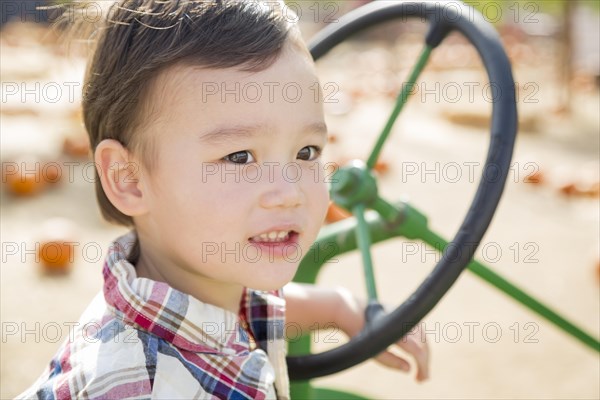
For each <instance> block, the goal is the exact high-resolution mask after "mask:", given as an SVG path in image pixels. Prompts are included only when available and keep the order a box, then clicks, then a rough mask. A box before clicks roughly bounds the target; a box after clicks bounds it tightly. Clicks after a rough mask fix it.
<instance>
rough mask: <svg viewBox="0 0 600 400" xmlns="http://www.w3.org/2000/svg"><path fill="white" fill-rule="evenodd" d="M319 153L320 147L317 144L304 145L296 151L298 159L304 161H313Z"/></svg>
mask: <svg viewBox="0 0 600 400" xmlns="http://www.w3.org/2000/svg"><path fill="white" fill-rule="evenodd" d="M320 155H321V148H320V147H318V146H306V147H303V148H302V149H301V150H300V151H299V152H298V159H300V160H304V161H313V160H315V159H317V158H319V156H320Z"/></svg>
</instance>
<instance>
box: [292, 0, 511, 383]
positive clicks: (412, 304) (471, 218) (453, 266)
mask: <svg viewBox="0 0 600 400" xmlns="http://www.w3.org/2000/svg"><path fill="white" fill-rule="evenodd" d="M406 17H412V18H421V19H422V20H427V21H428V22H429V24H430V29H429V32H428V34H427V36H426V39H425V42H426V44H427V45H429V46H430V47H431V48H435V47H436V46H437V45H438V44H439V43H441V41H442V40H443V39H444V38H445V37H446V35H447V34H448V33H449V32H451V31H453V30H456V31H458V32H460V33H461V34H462V35H463V36H464V37H465V38H466V39H467V40H468V41H469V42H470V43H471V44H472V45H473V46H474V47H475V48H476V50H477V52H478V53H479V56H480V57H481V59H482V61H483V64H484V67H485V69H486V71H487V73H488V78H489V81H490V83H491V87H492V92H493V99H494V102H493V108H492V120H491V127H490V133H491V140H490V144H489V147H488V152H487V156H486V161H485V166H484V169H483V173H482V176H481V179H480V181H479V184H478V188H477V192H476V194H475V196H474V198H473V200H472V202H471V205H470V207H469V210H468V211H467V214H466V216H465V218H464V220H463V222H462V224H461V226H460V228H459V229H458V232H457V233H456V235H455V236H454V238H453V239H452V241H451V242H450V245H449V246H448V251H446V252H444V253H443V254H442V257H441V259H440V261H439V262H438V263H437V265H436V266H435V267H434V268H433V270H432V271H431V273H430V274H429V275H428V276H427V278H425V280H424V281H423V282H422V283H421V285H419V287H418V288H417V289H416V290H415V291H414V292H413V293H412V294H411V295H410V296H409V298H408V299H407V300H405V301H404V302H403V303H402V304H401V305H400V306H398V307H397V308H396V309H395V310H394V311H392V312H390V313H388V314H386V315H385V316H382V317H379V318H375V319H374V320H373V321H371V322H369V323H367V325H366V326H365V329H363V331H362V332H361V333H359V334H358V335H357V336H355V337H354V338H352V339H351V340H349V341H348V342H347V343H345V344H343V345H341V346H339V347H337V348H335V349H332V350H328V351H325V352H322V353H318V354H309V355H302V356H289V357H288V358H287V363H288V373H289V376H290V379H292V380H306V379H312V378H316V377H320V376H325V375H329V374H332V373H336V372H339V371H342V370H344V369H347V368H350V367H352V366H354V365H356V364H358V363H360V362H362V361H365V360H367V359H369V358H371V357H373V356H375V355H377V354H379V353H380V352H382V351H383V350H385V349H386V348H387V347H388V346H390V345H391V344H392V343H394V342H396V341H397V340H398V339H400V338H401V337H403V336H404V335H405V334H406V333H408V332H409V331H410V330H411V329H413V328H414V326H415V325H416V324H418V323H419V321H421V320H422V319H423V317H425V315H427V313H428V312H429V311H431V309H433V307H434V306H435V305H436V304H437V303H438V302H439V301H440V300H441V298H442V297H443V296H444V294H445V293H446V292H447V291H448V289H449V288H450V287H451V286H452V285H453V284H454V282H455V281H456V279H458V277H459V276H460V274H461V272H462V271H463V270H464V269H465V268H466V266H467V265H468V263H469V261H470V260H471V259H472V257H473V255H474V253H475V251H476V249H477V247H478V245H479V243H480V241H481V239H482V237H483V235H484V234H485V232H486V230H487V228H488V227H489V224H490V222H491V220H492V217H493V215H494V212H495V210H496V208H497V206H498V203H499V201H500V198H501V196H502V192H503V190H504V185H505V182H506V178H507V176H508V172H509V168H510V161H511V159H512V152H513V147H514V142H515V138H516V133H517V108H516V101H515V88H514V80H513V77H512V70H511V67H510V62H509V60H508V57H507V55H506V53H505V52H504V49H503V47H502V43H501V41H500V38H499V35H498V34H497V32H496V31H495V30H494V28H493V27H492V26H491V25H490V24H489V23H487V22H486V21H485V19H484V18H483V16H481V14H479V13H478V12H477V11H475V10H474V9H472V8H471V7H468V6H466V5H465V4H462V3H459V2H452V3H446V4H444V3H441V4H440V3H437V2H436V3H433V2H415V1H402V2H397V1H394V2H393V3H390V2H384V1H375V2H372V3H369V4H366V5H364V6H362V7H360V8H358V9H356V10H353V11H351V12H350V13H348V14H346V15H344V16H342V17H341V18H340V19H339V21H338V23H336V24H332V25H329V26H328V27H326V28H325V29H323V30H322V31H321V32H319V33H318V34H317V35H316V36H315V38H314V39H313V40H312V41H311V43H310V44H309V48H310V52H311V54H312V56H313V58H314V59H315V61H316V60H318V59H319V58H320V57H322V56H323V55H325V54H326V53H327V52H328V51H329V50H331V49H332V48H333V47H335V46H336V45H338V44H339V43H341V42H342V41H344V40H345V39H347V38H348V37H350V36H352V35H354V34H355V33H357V32H359V31H362V30H364V29H366V28H369V27H372V26H375V25H377V24H380V23H382V22H386V21H389V20H393V19H398V18H406ZM492 168H494V170H495V171H496V172H497V174H495V175H494V176H493V177H491V176H490V174H489V173H488V172H489V171H490V170H492Z"/></svg>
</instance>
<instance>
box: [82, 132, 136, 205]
mask: <svg viewBox="0 0 600 400" xmlns="http://www.w3.org/2000/svg"><path fill="white" fill-rule="evenodd" d="M94 161H95V163H96V169H97V170H98V176H99V177H100V182H101V183H102V188H103V189H104V193H105V194H106V197H108V200H110V202H111V203H112V204H113V205H114V206H115V207H116V208H117V209H118V210H119V211H121V212H122V213H123V214H125V215H128V216H130V217H135V216H140V215H142V214H144V213H146V212H147V211H148V207H147V204H146V198H145V197H144V193H143V190H142V187H143V186H142V185H141V183H140V175H141V166H140V164H139V162H137V161H135V160H133V158H132V157H131V154H130V153H129V151H128V150H127V149H126V148H125V147H123V145H122V144H121V143H120V142H118V141H117V140H114V139H104V140H103V141H101V142H100V143H99V144H98V146H97V147H96V151H95V152H94Z"/></svg>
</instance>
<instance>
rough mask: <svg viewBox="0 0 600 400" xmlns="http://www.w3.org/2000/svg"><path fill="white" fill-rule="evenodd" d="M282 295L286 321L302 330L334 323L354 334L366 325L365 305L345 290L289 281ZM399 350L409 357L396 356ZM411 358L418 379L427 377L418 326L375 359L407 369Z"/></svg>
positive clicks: (424, 346)
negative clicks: (285, 302) (284, 299)
mask: <svg viewBox="0 0 600 400" xmlns="http://www.w3.org/2000/svg"><path fill="white" fill-rule="evenodd" d="M284 294H285V298H286V301H287V311H286V318H287V320H288V321H292V322H295V323H297V324H298V325H300V326H301V327H302V329H303V330H310V329H314V328H313V327H314V326H315V325H317V326H326V325H329V324H331V323H334V324H335V325H336V326H338V327H339V328H340V330H342V331H343V332H344V333H345V334H346V335H348V336H349V337H354V336H356V335H357V334H358V333H359V332H360V331H361V330H362V328H363V326H364V325H365V308H366V304H365V303H363V302H360V301H358V300H357V299H356V298H355V297H354V296H353V295H352V293H351V292H350V291H349V290H348V289H345V288H337V289H328V288H327V289H326V288H321V287H318V286H314V285H308V284H300V283H295V282H292V283H289V284H287V285H286V287H285V288H284ZM398 350H403V351H404V352H406V353H407V354H408V355H409V356H410V357H406V356H402V355H399V354H398V353H397V351H398ZM411 358H412V359H413V360H414V362H415V364H416V368H417V374H416V377H415V379H416V380H417V382H422V381H424V380H425V379H428V378H429V348H428V347H427V343H426V341H425V336H424V335H421V332H420V330H419V329H418V328H417V329H414V330H413V331H411V332H409V333H408V334H407V335H406V336H405V337H404V338H402V339H400V340H398V341H397V342H396V343H394V344H393V345H392V346H390V347H389V348H388V349H387V350H386V351H384V352H382V353H380V354H379V355H377V357H375V360H377V361H378V362H379V363H381V364H383V365H385V366H387V367H390V368H394V369H398V370H400V371H404V372H410V362H409V361H410V359H411Z"/></svg>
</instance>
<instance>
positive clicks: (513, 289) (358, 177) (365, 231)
mask: <svg viewBox="0 0 600 400" xmlns="http://www.w3.org/2000/svg"><path fill="white" fill-rule="evenodd" d="M431 51H432V49H431V48H430V47H429V46H425V48H424V49H423V51H422V53H421V56H420V57H419V60H418V61H417V63H416V65H415V67H414V68H413V71H412V73H411V74H410V78H409V80H408V82H407V83H406V84H405V85H404V86H403V88H402V91H401V92H400V94H399V96H398V100H397V102H396V104H395V107H394V109H393V111H392V114H391V116H390V118H389V120H388V122H387V123H386V125H385V127H384V129H383V131H382V133H381V135H380V136H379V138H378V140H377V142H376V144H375V147H374V149H373V151H372V153H371V155H370V156H369V158H368V161H367V162H366V164H364V163H361V162H359V161H354V162H353V163H352V164H351V165H349V166H347V167H344V168H341V169H339V170H338V171H337V172H336V173H335V174H334V176H333V178H332V182H331V198H332V199H333V200H334V202H336V203H337V204H339V205H341V206H343V207H345V208H347V209H348V210H351V211H352V213H353V215H354V217H352V218H348V219H345V220H342V221H339V222H337V223H334V224H331V225H327V226H324V227H323V228H322V229H321V232H320V234H319V237H318V239H317V241H316V243H315V245H314V246H312V248H311V250H310V251H309V252H308V253H307V254H306V256H305V257H304V259H303V260H302V262H301V263H300V267H299V270H298V273H297V274H296V277H295V278H294V281H295V282H303V283H315V282H316V280H317V275H318V273H319V271H320V269H321V267H322V266H323V265H324V264H326V263H327V261H328V260H330V259H332V258H333V257H335V256H337V255H340V254H343V253H346V252H349V251H353V250H356V249H360V250H361V253H362V259H363V266H364V273H365V283H366V289H367V294H368V298H369V300H373V301H376V300H377V291H376V286H375V280H374V276H373V267H372V260H371V254H370V247H371V245H372V244H374V243H377V242H381V241H384V240H387V239H391V238H395V237H404V238H407V239H410V240H421V241H423V242H424V243H426V244H428V245H429V246H431V247H433V248H434V249H437V250H439V251H441V252H443V251H444V250H445V249H446V248H447V246H448V242H447V241H446V240H444V239H443V238H442V237H441V236H440V235H438V234H437V233H435V232H433V231H432V230H430V229H429V227H428V225H427V217H426V216H425V215H424V214H423V213H421V212H419V211H418V210H417V209H415V208H414V207H413V206H411V205H409V204H408V203H406V202H400V203H397V204H391V203H388V202H386V201H385V200H383V199H382V198H380V197H379V196H378V195H377V185H376V180H375V177H374V176H373V175H372V173H371V170H372V169H373V167H374V165H375V163H376V162H377V158H378V157H379V154H380V152H381V149H382V147H383V144H384V142H385V140H386V139H387V137H388V136H389V134H390V132H391V129H392V127H393V124H394V122H395V120H396V118H397V117H398V115H399V113H400V111H401V110H402V108H403V106H404V104H405V103H406V102H407V100H408V97H409V94H410V93H411V89H412V88H413V86H414V84H415V82H416V81H417V79H418V76H419V74H420V73H421V71H422V70H423V68H424V67H425V64H426V63H427V60H428V58H429V56H430V54H431ZM368 208H370V209H372V210H367V209H368ZM467 269H468V270H469V271H471V272H472V273H474V274H475V275H477V276H478V277H480V278H481V279H483V280H484V281H486V282H487V283H489V284H491V285H492V286H493V287H495V288H497V289H499V290H501V291H502V292H504V293H505V294H507V295H508V296H510V297H511V298H513V299H514V300H516V301H517V302H519V303H521V304H522V305H523V306H525V307H527V308H529V309H530V310H532V311H534V312H536V313H537V314H539V315H540V316H542V317H543V318H545V319H546V320H548V321H549V322H551V323H553V324H554V325H555V326H556V327H558V328H559V329H562V330H563V331H564V332H566V333H568V334H569V335H571V336H572V337H573V338H575V339H577V340H579V341H580V342H582V343H583V344H585V345H586V346H588V347H590V348H591V349H593V350H596V351H598V352H600V342H599V341H598V340H597V339H596V338H594V337H593V336H591V335H590V334H588V333H586V332H585V331H584V330H583V329H581V328H579V327H577V326H576V325H575V324H573V323H572V322H570V321H568V320H567V319H566V318H564V317H562V316H561V315H559V314H558V313H557V312H555V311H553V310H552V309H551V308H550V307H548V306H546V305H544V304H543V303H542V302H540V301H538V300H536V299H535V298H533V297H532V296H530V295H529V294H527V293H526V292H525V291H524V290H522V289H520V288H519V287H518V286H516V285H515V284H513V283H511V282H509V281H508V280H507V279H505V278H503V277H502V276H500V275H499V274H498V273H497V272H494V271H493V270H492V269H491V268H489V267H487V266H485V265H483V264H482V263H480V262H478V261H475V260H472V261H471V262H470V263H469V265H468V266H467ZM310 349H311V341H310V336H308V335H307V336H303V337H302V338H300V339H298V340H296V341H294V342H293V343H289V354H290V355H303V354H309V353H310ZM291 394H292V398H293V399H327V398H336V399H340V398H345V399H361V398H362V397H360V396H358V395H353V394H349V393H344V392H338V391H335V390H326V389H319V388H316V387H313V386H312V385H311V384H310V382H309V381H296V382H292V384H291Z"/></svg>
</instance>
